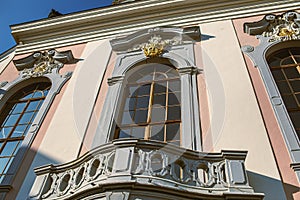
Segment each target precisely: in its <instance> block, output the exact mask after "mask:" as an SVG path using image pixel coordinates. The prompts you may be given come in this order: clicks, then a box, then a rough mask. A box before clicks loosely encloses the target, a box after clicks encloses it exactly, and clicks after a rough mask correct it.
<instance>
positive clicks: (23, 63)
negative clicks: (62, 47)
mask: <svg viewBox="0 0 300 200" xmlns="http://www.w3.org/2000/svg"><path fill="white" fill-rule="evenodd" d="M77 61H78V60H77V59H75V58H74V57H73V54H72V51H71V50H68V51H63V52H58V51H56V50H54V49H51V50H49V51H43V52H34V53H33V54H31V55H29V56H27V57H25V58H21V59H18V60H13V62H14V64H15V66H16V68H17V70H18V71H21V74H22V77H23V78H30V77H39V76H43V75H45V74H50V73H51V72H52V70H53V69H56V70H57V71H58V70H59V69H60V68H62V67H63V65H64V64H72V63H76V62H77Z"/></svg>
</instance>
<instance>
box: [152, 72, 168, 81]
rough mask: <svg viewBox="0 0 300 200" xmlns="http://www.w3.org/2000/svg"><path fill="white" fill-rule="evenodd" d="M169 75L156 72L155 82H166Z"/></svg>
mask: <svg viewBox="0 0 300 200" xmlns="http://www.w3.org/2000/svg"><path fill="white" fill-rule="evenodd" d="M167 78H168V75H167V74H165V73H162V72H156V73H155V80H164V79H167Z"/></svg>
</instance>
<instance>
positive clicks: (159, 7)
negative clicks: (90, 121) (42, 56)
mask: <svg viewBox="0 0 300 200" xmlns="http://www.w3.org/2000/svg"><path fill="white" fill-rule="evenodd" d="M299 8H300V2H298V1H291V0H280V1H279V0H277V1H272V2H270V1H268V0H261V1H257V0H240V1H239V2H238V3H236V2H234V1H228V0H215V1H214V2H213V5H212V3H211V1H209V0H201V1H195V0H186V1H182V0H167V1H161V0H145V1H135V2H132V3H124V4H119V5H118V6H107V7H103V8H99V9H93V10H88V11H84V12H78V13H71V14H66V15H63V16H60V17H57V18H50V19H42V20H38V21H34V22H30V23H23V24H19V25H13V26H11V29H12V34H13V36H14V38H15V40H16V43H17V44H19V42H20V41H23V43H22V44H19V45H18V48H17V51H16V54H18V55H19V54H22V53H28V52H33V51H37V50H41V49H50V48H58V47H61V46H67V45H75V44H79V43H84V42H90V41H95V40H103V39H107V38H116V37H123V36H124V35H127V34H131V33H133V32H136V31H138V30H142V29H147V28H153V27H157V26H177V27H186V26H190V25H191V24H201V23H209V22H216V21H221V20H230V19H236V18H241V17H249V16H253V15H264V14H266V13H272V12H283V11H286V10H291V9H299ZM179 11H180V12H179ZM147 16H151V19H150V20H149V17H147ZM37 29H38V30H39V31H36V30H37ZM53 30H55V32H53ZM44 41H47V42H44Z"/></svg>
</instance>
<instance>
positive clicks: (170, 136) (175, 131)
mask: <svg viewBox="0 0 300 200" xmlns="http://www.w3.org/2000/svg"><path fill="white" fill-rule="evenodd" d="M173 140H180V124H179V123H176V124H167V141H173Z"/></svg>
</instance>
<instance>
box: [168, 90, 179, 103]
mask: <svg viewBox="0 0 300 200" xmlns="http://www.w3.org/2000/svg"><path fill="white" fill-rule="evenodd" d="M179 102H180V94H179V93H175V94H174V93H169V99H168V104H169V105H178V104H180V103H179Z"/></svg>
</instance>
